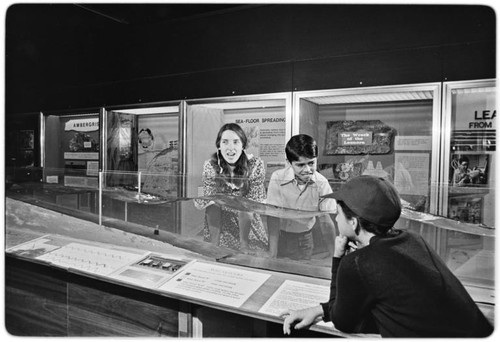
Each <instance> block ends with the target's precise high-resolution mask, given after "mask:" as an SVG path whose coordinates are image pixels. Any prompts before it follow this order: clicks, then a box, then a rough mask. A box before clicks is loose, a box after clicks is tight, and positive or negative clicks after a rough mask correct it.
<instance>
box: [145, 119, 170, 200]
mask: <svg viewBox="0 0 500 342" xmlns="http://www.w3.org/2000/svg"><path fill="white" fill-rule="evenodd" d="M178 130H179V119H178V117H177V115H176V116H168V115H161V116H158V115H145V116H139V119H138V132H139V133H138V136H137V138H138V139H137V145H138V149H137V151H138V171H141V172H142V173H143V175H142V178H141V183H142V184H141V187H142V191H144V192H146V193H150V194H155V195H160V196H164V197H171V196H176V195H177V186H178V178H177V177H176V175H177V174H178V170H179V133H178Z"/></svg>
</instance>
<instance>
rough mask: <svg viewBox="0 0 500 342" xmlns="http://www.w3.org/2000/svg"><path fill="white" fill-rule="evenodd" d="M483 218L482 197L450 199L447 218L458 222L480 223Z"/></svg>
mask: <svg viewBox="0 0 500 342" xmlns="http://www.w3.org/2000/svg"><path fill="white" fill-rule="evenodd" d="M482 216H483V197H481V196H472V197H471V196H460V197H456V198H452V199H450V204H449V206H448V217H449V218H451V219H453V220H457V221H460V222H467V223H481V222H482Z"/></svg>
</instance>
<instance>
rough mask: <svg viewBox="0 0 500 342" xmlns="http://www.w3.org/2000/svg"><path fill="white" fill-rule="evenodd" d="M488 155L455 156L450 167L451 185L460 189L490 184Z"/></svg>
mask: <svg viewBox="0 0 500 342" xmlns="http://www.w3.org/2000/svg"><path fill="white" fill-rule="evenodd" d="M488 167H489V155H488V154H455V155H453V156H452V160H451V165H450V176H451V179H450V184H452V185H453V186H458V187H467V186H485V185H487V184H488Z"/></svg>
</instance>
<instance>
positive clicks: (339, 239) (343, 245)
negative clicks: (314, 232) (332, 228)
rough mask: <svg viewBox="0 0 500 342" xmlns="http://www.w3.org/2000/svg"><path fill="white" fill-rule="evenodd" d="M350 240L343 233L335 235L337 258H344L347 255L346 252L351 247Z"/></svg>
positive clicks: (335, 255) (335, 254)
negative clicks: (349, 245)
mask: <svg viewBox="0 0 500 342" xmlns="http://www.w3.org/2000/svg"><path fill="white" fill-rule="evenodd" d="M348 242H349V240H348V239H347V237H345V236H343V235H339V236H336V237H335V253H334V254H333V256H334V257H335V258H342V257H343V256H344V255H345V252H346V251H347V249H348V248H349V247H348V245H347V243H348Z"/></svg>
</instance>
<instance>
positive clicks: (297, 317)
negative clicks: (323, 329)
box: [280, 305, 323, 335]
mask: <svg viewBox="0 0 500 342" xmlns="http://www.w3.org/2000/svg"><path fill="white" fill-rule="evenodd" d="M280 317H282V318H285V320H284V321H283V334H285V335H290V333H291V331H292V328H293V329H297V330H298V329H304V328H307V327H309V326H311V325H312V324H314V322H316V320H317V319H318V318H321V317H323V307H322V306H321V305H318V306H314V307H312V308H307V309H302V310H285V311H283V312H282V313H281V314H280ZM296 322H297V323H296ZM295 323H296V324H295Z"/></svg>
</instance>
